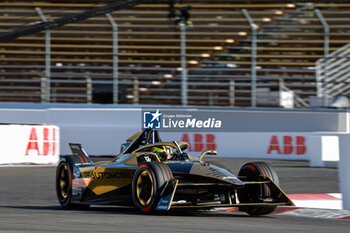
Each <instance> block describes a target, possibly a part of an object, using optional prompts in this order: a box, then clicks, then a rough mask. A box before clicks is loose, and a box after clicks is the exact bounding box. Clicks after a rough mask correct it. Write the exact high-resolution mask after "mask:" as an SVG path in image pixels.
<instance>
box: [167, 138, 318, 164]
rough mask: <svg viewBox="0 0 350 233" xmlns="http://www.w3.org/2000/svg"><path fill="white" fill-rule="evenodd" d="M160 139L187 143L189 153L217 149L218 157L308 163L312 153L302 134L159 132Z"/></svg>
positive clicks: (307, 140)
mask: <svg viewBox="0 0 350 233" xmlns="http://www.w3.org/2000/svg"><path fill="white" fill-rule="evenodd" d="M161 136H162V138H163V140H165V141H169V140H178V141H186V142H189V143H190V148H189V151H188V152H189V153H190V154H193V155H199V154H200V152H201V151H203V150H217V151H218V154H219V156H220V157H231V158H264V159H290V160H309V158H310V154H312V153H313V150H314V145H311V144H310V142H309V139H310V137H311V135H310V134H305V133H255V132H254V133H253V132H252V133H241V132H237V133H228V132H217V133H161Z"/></svg>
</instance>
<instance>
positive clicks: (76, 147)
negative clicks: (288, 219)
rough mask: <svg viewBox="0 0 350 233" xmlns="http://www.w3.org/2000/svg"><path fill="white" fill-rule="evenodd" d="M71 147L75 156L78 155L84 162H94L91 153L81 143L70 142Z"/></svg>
mask: <svg viewBox="0 0 350 233" xmlns="http://www.w3.org/2000/svg"><path fill="white" fill-rule="evenodd" d="M69 147H70V149H71V151H72V153H73V155H74V156H76V157H77V158H78V159H77V161H79V162H80V163H82V164H94V163H93V162H92V160H91V159H90V157H89V155H88V154H87V153H86V151H85V150H84V148H83V147H82V146H81V144H79V143H69Z"/></svg>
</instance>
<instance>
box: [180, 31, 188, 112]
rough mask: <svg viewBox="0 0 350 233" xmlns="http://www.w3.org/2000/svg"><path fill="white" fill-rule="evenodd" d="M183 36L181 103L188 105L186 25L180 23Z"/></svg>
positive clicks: (181, 35) (181, 36)
mask: <svg viewBox="0 0 350 233" xmlns="http://www.w3.org/2000/svg"><path fill="white" fill-rule="evenodd" d="M180 38H181V74H182V75H181V104H182V105H187V88H188V87H187V66H186V26H185V25H180Z"/></svg>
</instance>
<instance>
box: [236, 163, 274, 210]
mask: <svg viewBox="0 0 350 233" xmlns="http://www.w3.org/2000/svg"><path fill="white" fill-rule="evenodd" d="M238 176H242V177H246V179H247V180H248V181H259V179H260V177H269V178H270V179H271V180H272V181H273V182H275V183H276V184H277V185H279V178H278V175H277V172H276V170H275V169H274V168H273V167H272V166H271V165H270V164H268V163H265V162H253V163H247V164H245V165H244V166H243V167H242V168H241V170H240V171H239V173H238ZM268 198H271V190H270V188H269V187H268V186H267V185H266V184H260V185H251V186H249V188H247V190H245V191H243V192H241V193H240V194H239V200H241V201H242V202H245V203H249V202H252V203H254V202H262V200H264V199H268ZM275 209H276V206H249V207H243V208H240V210H242V211H245V212H247V213H248V214H250V215H266V214H270V213H272V212H273V211H274V210H275Z"/></svg>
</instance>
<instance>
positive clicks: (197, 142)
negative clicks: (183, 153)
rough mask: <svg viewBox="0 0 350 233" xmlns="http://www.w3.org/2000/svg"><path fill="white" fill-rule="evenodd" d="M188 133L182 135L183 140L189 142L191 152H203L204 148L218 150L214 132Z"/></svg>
mask: <svg viewBox="0 0 350 233" xmlns="http://www.w3.org/2000/svg"><path fill="white" fill-rule="evenodd" d="M191 136H192V135H189V134H187V133H185V134H183V135H182V139H181V141H183V142H188V143H189V145H190V147H189V148H188V151H190V152H201V151H203V150H216V143H215V135H214V134H197V133H196V134H193V136H192V137H191Z"/></svg>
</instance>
